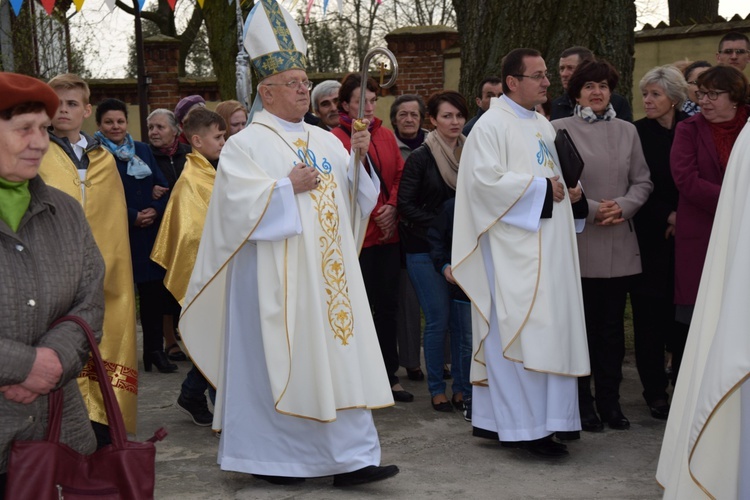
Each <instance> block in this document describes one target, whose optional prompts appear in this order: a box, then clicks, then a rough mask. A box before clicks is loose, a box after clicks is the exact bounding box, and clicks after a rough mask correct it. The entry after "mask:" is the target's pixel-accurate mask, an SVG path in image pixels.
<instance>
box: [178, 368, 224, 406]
mask: <svg viewBox="0 0 750 500" xmlns="http://www.w3.org/2000/svg"><path fill="white" fill-rule="evenodd" d="M206 389H208V397H210V398H211V404H216V389H214V388H213V387H212V386H211V385H209V383H208V380H206V377H204V376H203V374H202V373H201V372H200V371H199V370H198V368H196V367H195V365H193V367H192V368H191V369H190V371H189V372H188V373H187V375H186V376H185V380H184V381H183V382H182V391H181V394H182V397H184V398H186V399H191V400H202V399H204V398H205V397H206V396H205V393H206Z"/></svg>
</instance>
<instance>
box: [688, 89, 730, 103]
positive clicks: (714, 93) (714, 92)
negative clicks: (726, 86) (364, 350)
mask: <svg viewBox="0 0 750 500" xmlns="http://www.w3.org/2000/svg"><path fill="white" fill-rule="evenodd" d="M726 93H727V91H726V90H709V91H708V92H704V91H702V90H696V91H695V97H697V98H698V100H699V101H700V100H701V99H703V97H704V96H705V97H708V100H709V101H715V100H716V99H718V98H719V94H726Z"/></svg>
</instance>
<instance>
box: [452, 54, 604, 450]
mask: <svg viewBox="0 0 750 500" xmlns="http://www.w3.org/2000/svg"><path fill="white" fill-rule="evenodd" d="M503 61H504V63H503V75H508V76H505V81H504V85H505V95H503V96H502V97H500V98H497V99H493V100H492V103H491V105H490V108H489V110H488V111H487V112H485V113H484V115H482V118H481V119H480V120H479V121H478V122H477V123H476V125H475V126H474V128H473V129H472V133H471V135H470V136H469V138H468V140H467V142H466V145H465V147H464V151H463V154H462V157H461V168H460V169H459V174H458V183H457V189H456V215H455V225H454V231H453V275H454V277H455V278H456V281H457V282H458V283H459V285H460V286H461V288H463V290H464V291H465V292H466V294H467V295H468V296H469V298H470V299H471V302H472V328H473V337H474V342H473V344H474V347H473V351H474V354H473V358H472V367H471V380H472V383H473V384H474V385H475V386H476V387H475V389H474V393H473V408H472V411H473V415H472V424H473V426H474V427H475V435H479V436H483V437H490V436H495V435H497V438H499V440H500V441H502V442H504V443H505V444H506V445H508V446H519V447H526V448H528V449H530V450H531V451H532V452H534V453H535V454H538V455H544V456H562V455H565V454H567V451H566V450H565V447H564V445H561V444H560V443H557V442H555V441H553V440H552V439H551V435H552V434H553V433H554V432H556V431H561V432H570V431H576V430H580V417H579V413H578V392H577V391H578V390H577V380H576V378H577V377H580V376H584V375H588V374H589V370H590V369H589V360H588V348H587V343H586V329H585V322H584V316H583V303H582V299H581V281H580V272H579V267H578V252H577V246H576V239H575V231H576V225H578V226H579V227H581V228H582V226H583V224H582V221H581V222H578V224H577V222H576V221H574V217H573V210H572V209H571V199H570V197H571V195H573V196H575V197H576V198H580V196H581V190H580V186H578V187H577V188H576V189H575V190H570V192H568V190H566V189H565V188H564V185H563V184H562V176H561V172H560V168H559V166H558V165H559V162H558V158H557V153H556V152H555V147H554V136H555V132H554V130H553V128H552V125H550V123H549V122H548V121H547V120H546V119H545V118H544V117H543V116H542V115H540V114H538V113H536V112H534V111H533V107H534V106H535V105H536V104H540V103H542V102H544V100H545V99H546V88H547V87H548V86H549V81H548V80H547V78H546V76H545V71H546V66H545V64H544V60H543V59H542V58H541V56H540V55H539V53H538V52H536V51H534V50H532V49H516V50H514V51H512V52H511V53H510V54H509V55H508V56H506V58H505V59H504V60H503ZM506 64H510V65H511V66H513V65H514V64H515V67H509V68H506ZM519 65H520V66H519ZM522 75H529V76H522ZM553 200H554V201H553ZM576 201H579V203H577V204H576V207H579V206H580V205H581V203H580V200H576ZM583 204H585V201H584V203H583Z"/></svg>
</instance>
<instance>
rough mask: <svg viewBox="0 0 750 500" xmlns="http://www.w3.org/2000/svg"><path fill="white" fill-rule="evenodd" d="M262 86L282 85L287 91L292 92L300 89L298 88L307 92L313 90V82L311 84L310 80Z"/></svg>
mask: <svg viewBox="0 0 750 500" xmlns="http://www.w3.org/2000/svg"><path fill="white" fill-rule="evenodd" d="M263 85H269V86H272V85H277V86H278V85H283V86H284V87H286V88H288V89H294V90H297V89H298V88H300V86H302V87H304V88H306V89H307V90H312V88H313V82H311V81H310V80H292V81H289V82H286V83H264V84H263Z"/></svg>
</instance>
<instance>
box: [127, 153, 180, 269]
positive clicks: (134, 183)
mask: <svg viewBox="0 0 750 500" xmlns="http://www.w3.org/2000/svg"><path fill="white" fill-rule="evenodd" d="M135 154H136V155H137V156H138V157H139V158H140V159H141V160H143V161H144V163H146V164H147V165H148V166H149V167H150V168H151V175H149V176H148V177H144V178H143V179H136V178H135V177H133V176H132V175H128V174H127V170H128V162H126V161H124V160H120V159H119V158H117V157H115V162H116V163H117V171H118V172H119V173H120V179H122V187H123V188H125V203H127V205H128V232H129V236H130V255H131V258H132V260H133V279H134V281H135V282H136V283H145V282H148V281H156V280H161V279H164V269H163V268H162V267H161V266H159V265H158V264H156V263H155V262H153V261H152V260H151V249H152V248H153V246H154V241H156V234H157V233H158V232H159V224H160V223H161V216H162V215H164V209H165V208H166V207H167V201H169V192H167V193H166V194H165V195H164V196H162V197H161V198H159V199H158V200H154V199H153V196H152V192H153V189H154V186H155V185H157V186H164V187H169V184H168V183H167V179H166V178H165V177H164V174H163V173H162V172H161V169H160V168H159V165H157V163H156V158H154V155H153V154H151V148H149V146H148V144H146V143H143V142H139V141H135ZM149 207H152V208H154V209H155V210H156V212H157V213H158V214H159V215H158V217H157V218H156V222H154V223H153V224H151V225H150V226H148V227H136V226H135V219H136V216H137V215H138V212H140V211H141V210H143V209H146V208H149Z"/></svg>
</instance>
